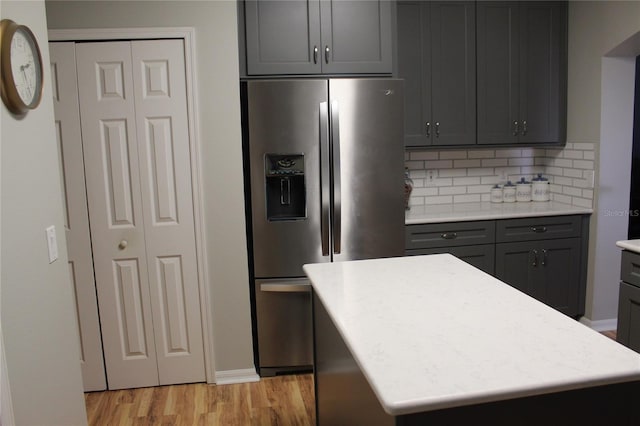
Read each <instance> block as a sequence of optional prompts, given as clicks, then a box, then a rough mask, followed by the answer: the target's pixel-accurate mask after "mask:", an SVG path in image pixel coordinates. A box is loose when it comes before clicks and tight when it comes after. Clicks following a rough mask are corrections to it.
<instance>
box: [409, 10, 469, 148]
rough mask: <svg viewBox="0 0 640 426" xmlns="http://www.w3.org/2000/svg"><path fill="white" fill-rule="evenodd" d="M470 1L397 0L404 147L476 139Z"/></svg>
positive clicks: (466, 143) (462, 143)
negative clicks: (403, 95) (402, 88)
mask: <svg viewBox="0 0 640 426" xmlns="http://www.w3.org/2000/svg"><path fill="white" fill-rule="evenodd" d="M475 10H476V5H475V2H474V1H455V2H452V1H419V0H414V1H398V3H397V11H398V12H397V21H398V76H399V77H400V78H403V79H404V80H405V146H407V147H414V148H415V147H424V146H451V145H472V144H475V142H476V51H475V31H476V27H475V25H476V23H475V19H476V17H475Z"/></svg>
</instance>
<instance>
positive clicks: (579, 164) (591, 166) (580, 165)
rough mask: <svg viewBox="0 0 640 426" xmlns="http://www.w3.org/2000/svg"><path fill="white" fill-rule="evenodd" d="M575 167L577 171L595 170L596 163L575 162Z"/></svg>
mask: <svg viewBox="0 0 640 426" xmlns="http://www.w3.org/2000/svg"><path fill="white" fill-rule="evenodd" d="M573 167H575V168H576V169H584V170H594V163H593V161H587V160H574V161H573Z"/></svg>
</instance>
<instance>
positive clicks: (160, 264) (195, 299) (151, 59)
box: [131, 40, 205, 385]
mask: <svg viewBox="0 0 640 426" xmlns="http://www.w3.org/2000/svg"><path fill="white" fill-rule="evenodd" d="M131 52H132V57H133V82H134V87H135V111H136V120H137V142H138V154H139V159H140V163H139V164H140V179H141V185H140V189H141V194H142V212H143V214H144V219H143V222H144V236H145V241H146V254H147V261H148V263H149V268H150V269H149V274H148V278H149V290H150V293H151V308H152V312H153V324H154V332H155V342H156V351H157V354H156V356H157V360H158V374H159V378H160V384H161V385H162V384H173V383H184V382H197V381H204V380H205V371H204V348H203V342H202V321H201V316H200V296H199V288H198V276H197V270H198V266H197V260H196V251H195V228H194V226H195V224H194V215H193V195H192V194H193V192H192V186H191V166H190V164H191V163H190V161H191V159H190V149H189V146H190V144H189V129H188V119H187V94H186V83H185V67H184V48H183V42H182V40H162V41H158V40H150V41H134V42H132V43H131Z"/></svg>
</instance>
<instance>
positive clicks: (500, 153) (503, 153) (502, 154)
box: [496, 148, 522, 158]
mask: <svg viewBox="0 0 640 426" xmlns="http://www.w3.org/2000/svg"><path fill="white" fill-rule="evenodd" d="M514 157H522V150H521V149H519V148H509V149H497V150H496V158H514Z"/></svg>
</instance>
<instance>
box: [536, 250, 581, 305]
mask: <svg viewBox="0 0 640 426" xmlns="http://www.w3.org/2000/svg"><path fill="white" fill-rule="evenodd" d="M538 245H539V248H538V253H539V257H540V258H539V261H538V266H537V267H536V268H534V269H536V270H535V271H534V273H535V274H536V275H537V276H536V284H535V286H536V289H535V291H534V297H536V298H538V299H539V300H541V301H542V302H544V303H546V304H547V305H549V306H551V307H553V308H555V309H557V310H559V311H560V312H562V313H564V314H567V315H571V316H573V315H577V313H578V291H579V289H578V286H579V282H580V275H579V273H578V271H579V270H580V240H579V239H578V238H569V239H561V240H548V241H540V242H539V243H538Z"/></svg>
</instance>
